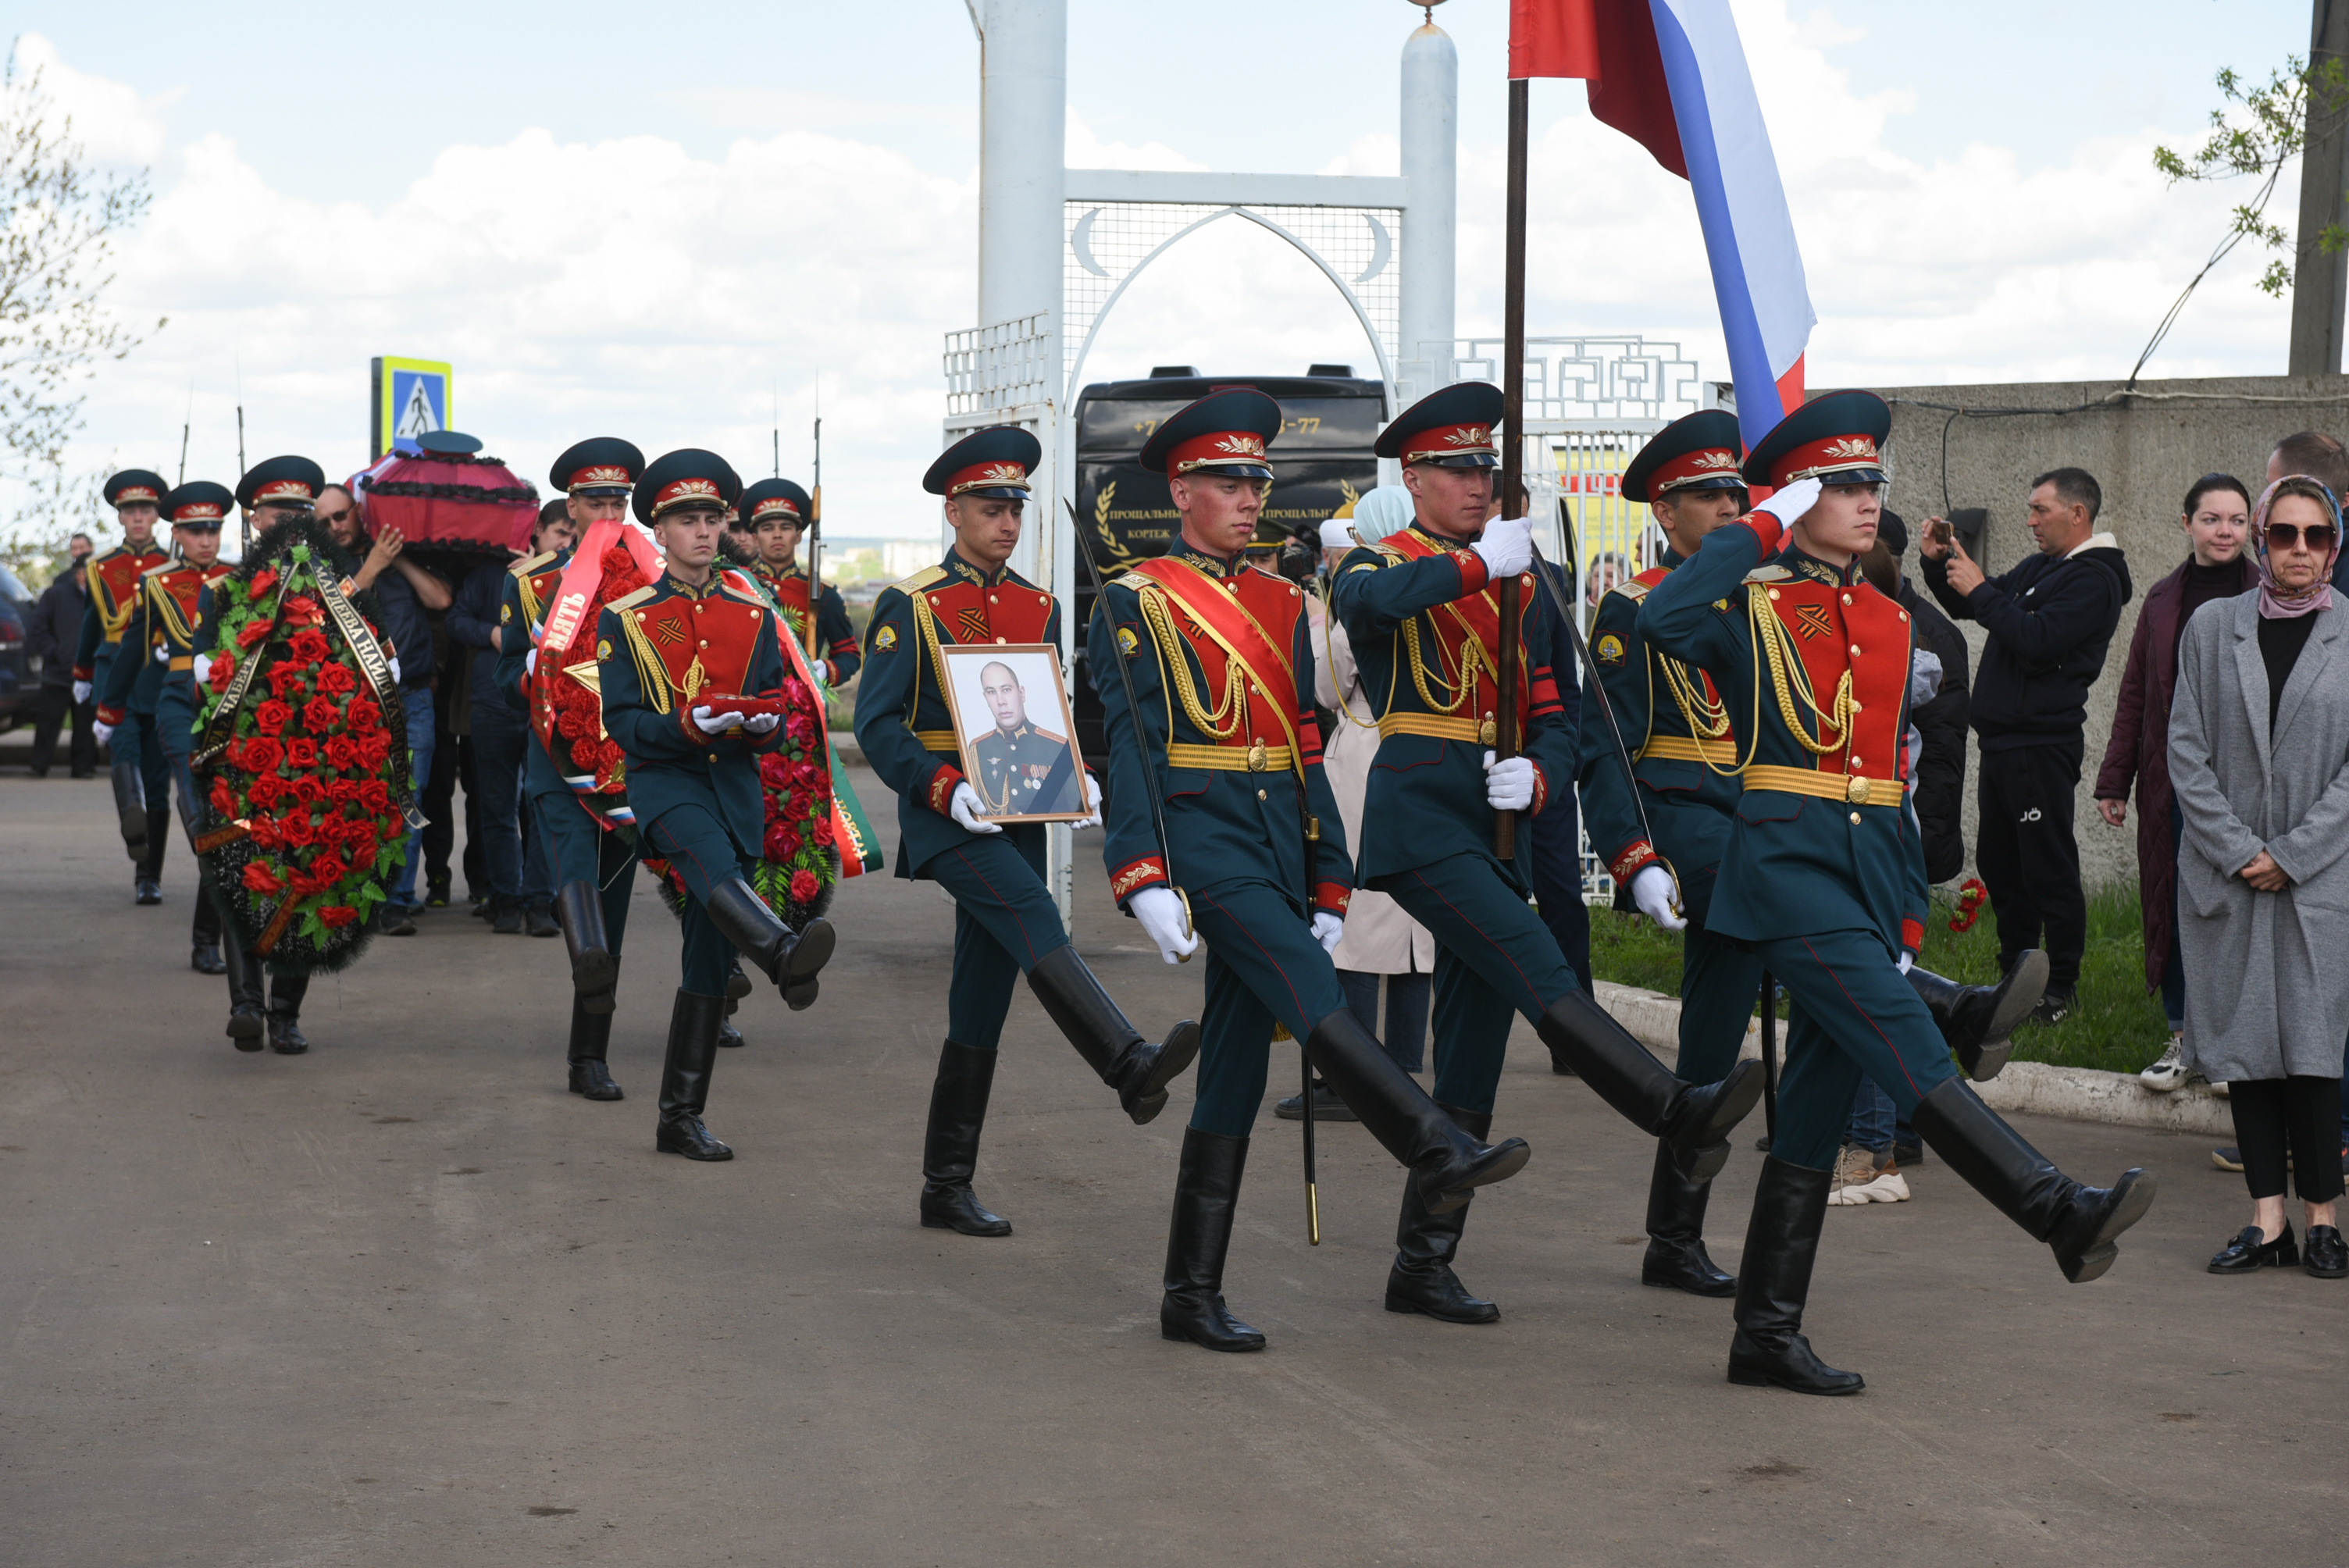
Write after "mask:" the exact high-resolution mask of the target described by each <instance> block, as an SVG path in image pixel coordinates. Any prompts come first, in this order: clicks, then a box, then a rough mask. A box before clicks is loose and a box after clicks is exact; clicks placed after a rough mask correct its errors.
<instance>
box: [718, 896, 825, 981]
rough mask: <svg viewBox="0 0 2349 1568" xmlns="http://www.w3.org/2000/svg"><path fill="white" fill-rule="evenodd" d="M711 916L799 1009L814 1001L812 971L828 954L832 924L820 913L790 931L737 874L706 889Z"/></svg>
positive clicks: (736, 949)
mask: <svg viewBox="0 0 2349 1568" xmlns="http://www.w3.org/2000/svg"><path fill="white" fill-rule="evenodd" d="M709 921H710V923H711V924H713V925H715V926H717V927H718V933H719V935H721V936H723V937H725V938H726V940H727V941H729V942H730V943H732V944H734V951H736V952H737V953H740V954H741V955H742V956H743V957H745V958H747V959H749V960H750V962H751V963H752V964H754V965H757V966H758V967H759V968H760V969H761V970H763V971H765V973H766V975H767V978H768V979H770V980H771V981H773V982H774V983H775V988H776V989H777V990H779V991H781V993H782V994H783V1001H784V1003H785V1005H786V1006H789V1007H790V1008H791V1009H792V1011H793V1012H795V1013H796V1012H798V1011H800V1010H801V1009H802V1008H804V1007H807V1006H810V1005H812V1003H813V1002H814V1001H815V994H816V981H815V977H816V972H817V971H818V970H820V969H822V968H823V966H824V965H825V963H826V962H827V961H829V960H830V959H831V957H832V944H833V930H832V923H831V922H830V921H828V920H825V919H823V918H822V917H821V916H819V917H817V918H816V919H813V920H811V921H809V922H808V923H807V924H806V925H805V926H803V927H802V928H801V929H800V930H798V931H796V932H795V931H793V930H792V928H791V927H790V926H788V925H785V924H784V923H782V922H781V920H778V919H777V918H776V917H775V912H774V911H773V910H771V909H769V908H768V907H767V903H766V901H765V900H764V899H762V898H761V897H760V896H759V895H758V894H757V893H756V892H752V891H751V889H750V883H749V882H744V881H743V880H742V879H741V878H740V877H729V878H728V879H727V880H726V881H724V882H720V883H719V884H718V885H717V886H716V887H715V888H713V889H711V890H710V893H709Z"/></svg>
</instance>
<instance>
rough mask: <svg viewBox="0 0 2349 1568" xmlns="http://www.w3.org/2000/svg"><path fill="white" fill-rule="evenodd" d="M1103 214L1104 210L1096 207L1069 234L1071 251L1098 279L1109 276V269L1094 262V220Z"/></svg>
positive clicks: (1082, 265) (1078, 262)
mask: <svg viewBox="0 0 2349 1568" xmlns="http://www.w3.org/2000/svg"><path fill="white" fill-rule="evenodd" d="M1101 214H1102V210H1101V209H1100V208H1098V207H1095V208H1092V209H1091V210H1090V211H1087V212H1086V213H1085V215H1084V216H1083V217H1081V218H1080V219H1078V220H1077V226H1076V228H1075V229H1074V230H1072V231H1071V232H1070V234H1069V249H1071V251H1074V252H1075V253H1077V264H1078V265H1079V266H1081V267H1082V268H1084V269H1085V271H1087V272H1089V273H1092V274H1093V276H1095V277H1097V278H1105V277H1107V276H1109V269H1108V268H1107V267H1105V266H1102V264H1101V263H1099V262H1097V261H1095V260H1093V220H1094V219H1096V218H1098V217H1100V216H1101Z"/></svg>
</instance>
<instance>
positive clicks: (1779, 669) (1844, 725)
mask: <svg viewBox="0 0 2349 1568" xmlns="http://www.w3.org/2000/svg"><path fill="white" fill-rule="evenodd" d="M1745 605H1746V614H1747V615H1748V616H1749V617H1750V618H1751V620H1752V621H1753V623H1754V642H1755V643H1757V644H1759V645H1760V646H1761V648H1762V652H1763V654H1764V657H1765V658H1766V659H1767V660H1768V662H1769V665H1770V686H1771V689H1772V690H1773V691H1775V693H1776V694H1777V697H1778V714H1779V717H1782V718H1784V719H1785V722H1786V728H1787V731H1788V732H1789V733H1790V734H1792V735H1793V736H1794V738H1795V739H1796V740H1797V741H1800V742H1801V743H1802V747H1803V749H1804V750H1806V751H1807V752H1809V753H1811V755H1813V756H1814V757H1825V756H1826V754H1827V753H1829V752H1831V751H1838V750H1841V749H1842V748H1843V745H1844V741H1845V738H1847V736H1849V735H1850V733H1851V668H1850V666H1849V665H1846V666H1845V668H1844V672H1843V678H1842V679H1840V680H1839V681H1837V683H1836V692H1835V701H1834V703H1833V705H1832V706H1831V707H1825V708H1823V707H1819V705H1818V699H1817V696H1816V694H1815V693H1814V692H1813V691H1812V690H1811V683H1810V678H1809V676H1807V675H1806V674H1805V673H1804V671H1803V669H1802V660H1801V658H1800V656H1799V655H1795V654H1794V649H1793V645H1792V644H1791V643H1790V642H1789V641H1788V638H1787V634H1786V624H1785V622H1784V621H1781V620H1780V619H1779V618H1778V612H1777V611H1775V610H1774V609H1772V608H1771V607H1770V602H1769V599H1768V596H1767V595H1765V594H1762V593H1754V592H1753V591H1752V590H1751V589H1749V590H1747V592H1746V594H1745ZM1789 663H1792V664H1793V665H1795V680H1796V681H1799V682H1800V685H1801V688H1802V689H1801V696H1802V703H1803V707H1805V708H1806V709H1808V710H1809V712H1810V716H1811V717H1812V718H1813V719H1814V720H1816V723H1817V725H1818V730H1819V734H1820V735H1821V736H1823V737H1824V736H1826V735H1828V734H1830V733H1832V734H1833V736H1834V738H1833V739H1832V740H1813V739H1812V738H1810V736H1809V734H1808V733H1807V732H1806V729H1805V727H1804V723H1803V716H1802V715H1801V714H1800V713H1798V712H1796V711H1795V692H1794V690H1793V689H1792V683H1790V681H1789V679H1788V676H1787V673H1786V666H1787V665H1788V664H1789ZM1761 700H1762V697H1761V692H1760V690H1759V683H1756V690H1755V692H1754V704H1755V706H1756V707H1757V709H1758V707H1759V706H1760V704H1761ZM1755 717H1756V719H1757V721H1758V719H1759V717H1760V715H1759V713H1758V712H1757V713H1756V715H1755ZM1760 751H1761V736H1760V734H1759V732H1758V724H1757V732H1756V734H1755V736H1754V752H1755V755H1756V756H1758V755H1760Z"/></svg>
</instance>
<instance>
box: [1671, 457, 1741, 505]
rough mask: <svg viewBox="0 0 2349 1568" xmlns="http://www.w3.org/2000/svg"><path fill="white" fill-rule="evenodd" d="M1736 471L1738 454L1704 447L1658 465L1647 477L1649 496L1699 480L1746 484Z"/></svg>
mask: <svg viewBox="0 0 2349 1568" xmlns="http://www.w3.org/2000/svg"><path fill="white" fill-rule="evenodd" d="M1737 469H1738V464H1737V454H1736V453H1735V452H1733V451H1731V450H1730V449H1728V448H1727V447H1703V448H1700V449H1698V450H1696V451H1693V452H1682V454H1681V455H1680V456H1679V457H1677V458H1671V459H1666V460H1665V461H1663V462H1661V463H1659V464H1657V465H1656V471H1655V472H1654V473H1652V474H1650V475H1649V476H1648V493H1649V494H1650V495H1651V496H1657V495H1661V494H1663V493H1664V492H1665V491H1666V490H1677V489H1678V488H1680V487H1681V486H1682V485H1685V484H1693V483H1694V482H1696V481H1697V480H1717V479H1733V480H1737V482H1738V483H1739V484H1740V485H1741V486H1742V485H1744V482H1745V481H1744V479H1742V478H1740V477H1739V474H1738V471H1737Z"/></svg>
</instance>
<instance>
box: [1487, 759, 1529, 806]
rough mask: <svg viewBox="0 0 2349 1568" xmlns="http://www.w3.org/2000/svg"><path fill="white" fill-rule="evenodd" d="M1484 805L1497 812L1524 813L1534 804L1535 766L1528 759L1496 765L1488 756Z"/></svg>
mask: <svg viewBox="0 0 2349 1568" xmlns="http://www.w3.org/2000/svg"><path fill="white" fill-rule="evenodd" d="M1533 803H1534V765H1533V759H1532V758H1526V757H1512V758H1509V759H1508V760H1507V761H1506V762H1495V761H1494V760H1493V754H1492V753H1491V752H1489V751H1487V752H1486V753H1485V804H1486V805H1488V806H1490V807H1492V808H1493V810H1495V811H1522V810H1526V808H1527V807H1529V806H1531V805H1532V804H1533Z"/></svg>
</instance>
